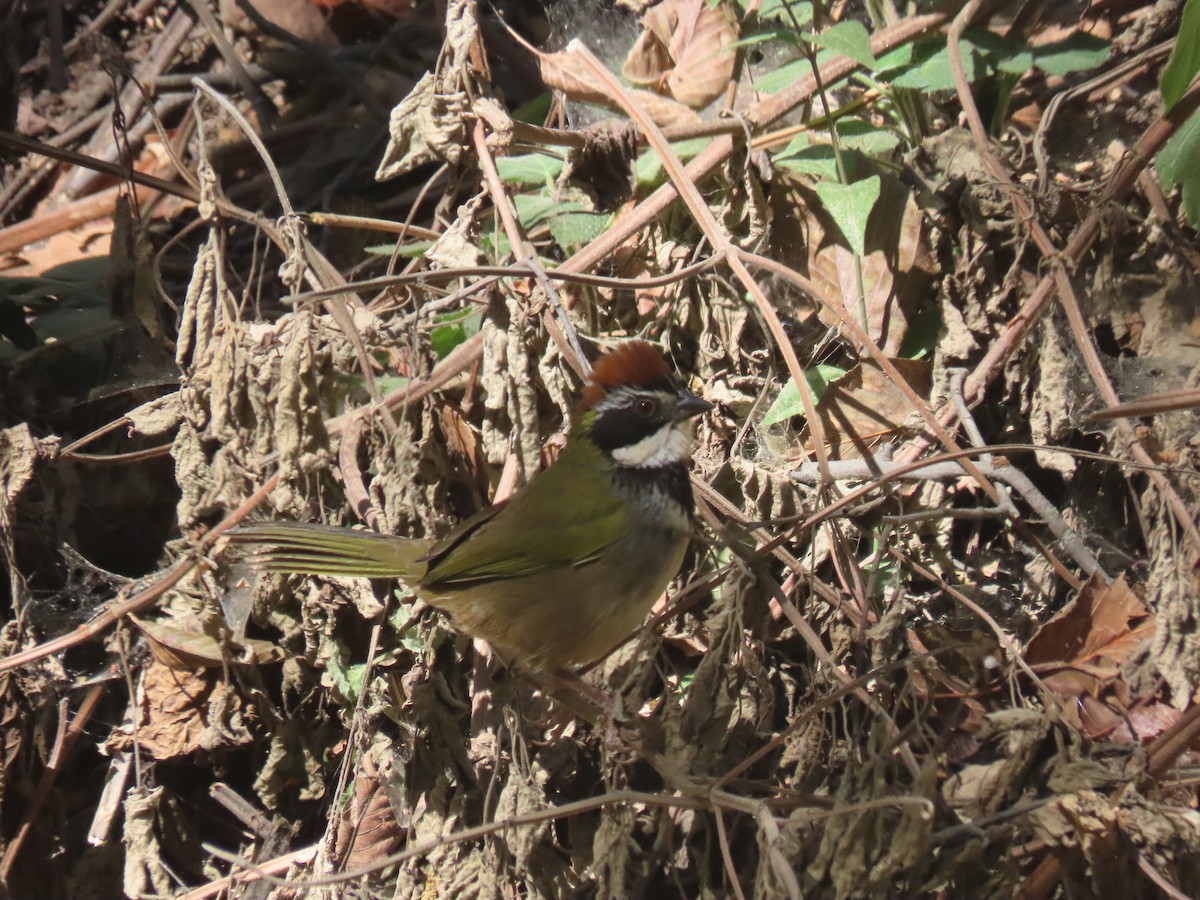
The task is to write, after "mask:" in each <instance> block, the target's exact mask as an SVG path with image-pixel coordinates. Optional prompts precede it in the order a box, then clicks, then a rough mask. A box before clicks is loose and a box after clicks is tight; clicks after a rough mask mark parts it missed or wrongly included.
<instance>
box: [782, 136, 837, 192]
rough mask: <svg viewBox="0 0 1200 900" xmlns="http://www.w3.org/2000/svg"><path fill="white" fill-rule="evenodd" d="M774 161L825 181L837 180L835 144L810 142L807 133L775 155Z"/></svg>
mask: <svg viewBox="0 0 1200 900" xmlns="http://www.w3.org/2000/svg"><path fill="white" fill-rule="evenodd" d="M801 141H803V143H800V142H801ZM806 144H807V146H805V145H806ZM773 162H774V163H775V164H776V165H777V166H782V167H783V168H785V169H792V170H794V171H797V172H804V173H805V174H806V175H813V176H815V177H817V178H820V179H823V180H825V181H837V177H838V170H837V158H836V157H835V156H834V154H833V146H832V145H831V144H808V136H807V135H797V136H796V137H795V138H794V139H793V140H792V142H791V143H790V144H788V145H787V146H786V147H784V148H783V152H782V153H780V154H779V156H777V157H774V159H773Z"/></svg>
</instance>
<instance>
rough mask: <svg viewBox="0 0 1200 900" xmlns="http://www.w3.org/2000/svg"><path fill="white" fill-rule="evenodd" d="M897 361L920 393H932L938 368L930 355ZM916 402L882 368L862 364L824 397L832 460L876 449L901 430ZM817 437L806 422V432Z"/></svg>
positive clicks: (804, 435)
mask: <svg viewBox="0 0 1200 900" xmlns="http://www.w3.org/2000/svg"><path fill="white" fill-rule="evenodd" d="M891 363H892V365H894V366H895V367H896V368H897V369H898V370H899V372H900V374H901V375H902V376H903V377H904V380H905V381H907V382H908V384H909V386H910V387H911V388H912V389H913V390H914V391H915V392H916V393H917V395H918V396H920V397H928V396H929V391H930V389H931V387H932V384H933V381H932V379H933V367H932V366H931V365H930V363H928V362H926V361H925V360H919V359H893V360H891ZM914 411H915V407H914V406H913V404H912V403H911V402H910V401H909V399H908V398H907V397H906V396H905V395H904V394H903V392H902V391H901V390H900V388H898V387H897V386H896V385H895V384H893V383H892V381H891V379H890V378H889V377H888V376H887V375H885V374H884V372H883V370H882V369H879V368H877V367H876V366H875V365H874V364H872V363H860V364H859V365H857V366H855V367H854V368H853V369H851V370H850V371H849V372H847V373H846V374H845V375H843V376H842V377H841V378H839V379H838V380H837V381H835V382H834V383H833V384H831V385H830V386H829V389H828V390H826V391H825V393H824V394H823V395H822V396H821V400H820V402H818V403H817V414H818V415H819V416H820V417H821V427H822V429H823V431H824V436H825V443H826V445H827V446H828V449H829V458H830V459H861V458H862V457H864V456H868V455H870V452H871V448H872V447H874V446H875V445H877V444H879V443H881V442H882V441H883V440H885V439H886V438H888V437H890V436H891V435H893V434H895V433H896V432H897V431H899V430H900V426H901V425H902V424H903V423H904V420H905V419H907V418H908V417H909V416H910V415H911V414H912V413H913V412H914ZM801 439H802V440H803V441H805V442H806V443H807V442H808V441H810V440H811V435H810V433H809V429H808V427H807V426H806V427H805V429H804V431H803V432H802V433H801Z"/></svg>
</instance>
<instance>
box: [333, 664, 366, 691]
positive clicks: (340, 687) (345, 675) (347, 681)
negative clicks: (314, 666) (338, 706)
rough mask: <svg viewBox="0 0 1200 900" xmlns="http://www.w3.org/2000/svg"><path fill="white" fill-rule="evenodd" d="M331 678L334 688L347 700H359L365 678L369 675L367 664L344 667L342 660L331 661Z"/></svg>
mask: <svg viewBox="0 0 1200 900" xmlns="http://www.w3.org/2000/svg"><path fill="white" fill-rule="evenodd" d="M328 671H329V677H330V678H331V679H332V681H333V687H334V689H335V690H337V692H338V693H340V694H341V695H342V696H343V697H345V698H346V699H347V700H357V699H358V694H359V692H360V691H361V690H362V687H363V678H364V677H365V676H366V674H367V664H366V663H354V664H352V665H349V666H345V667H343V666H342V664H341V660H338V659H336V658H334V659H330V660H329V670H328Z"/></svg>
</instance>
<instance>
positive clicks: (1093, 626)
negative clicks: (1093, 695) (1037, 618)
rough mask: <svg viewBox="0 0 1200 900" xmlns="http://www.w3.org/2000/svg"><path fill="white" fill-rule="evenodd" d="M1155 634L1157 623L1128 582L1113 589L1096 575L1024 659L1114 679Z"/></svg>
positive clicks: (1043, 629) (1035, 640) (1031, 645)
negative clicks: (1132, 652)
mask: <svg viewBox="0 0 1200 900" xmlns="http://www.w3.org/2000/svg"><path fill="white" fill-rule="evenodd" d="M1153 636H1154V619H1153V618H1151V616H1150V611H1149V610H1147V609H1146V607H1145V606H1143V605H1142V602H1141V600H1139V599H1138V597H1137V595H1136V594H1135V593H1134V592H1133V590H1132V589H1131V588H1130V587H1129V585H1127V584H1126V583H1125V579H1124V578H1123V577H1122V578H1120V579H1118V580H1117V581H1116V582H1114V583H1113V584H1111V585H1110V584H1105V583H1104V580H1103V579H1102V578H1100V577H1098V576H1096V575H1093V576H1092V578H1091V580H1089V581H1088V583H1087V584H1085V585H1084V586H1083V588H1082V590H1080V592H1079V595H1078V596H1077V597H1075V599H1074V600H1072V601H1071V602H1070V603H1068V604H1067V606H1066V607H1064V608H1063V609H1062V610H1061V611H1060V612H1059V613H1058V614H1057V615H1055V616H1054V618H1052V619H1051V620H1050V621H1049V622H1047V623H1046V624H1045V625H1043V626H1042V627H1041V628H1040V629H1038V632H1037V634H1035V635H1034V636H1033V639H1032V640H1031V641H1030V642H1029V646H1028V647H1027V648H1026V649H1025V660H1026V662H1028V663H1029V664H1030V665H1031V666H1040V667H1043V668H1046V667H1053V666H1055V665H1059V666H1064V667H1071V668H1074V669H1078V670H1081V671H1084V672H1086V673H1088V674H1092V675H1095V676H1097V677H1100V678H1114V677H1116V675H1117V674H1118V670H1119V668H1120V666H1121V664H1122V663H1124V662H1125V660H1126V659H1127V658H1128V657H1129V653H1130V651H1132V650H1133V649H1134V648H1135V647H1137V646H1138V645H1140V644H1141V643H1143V642H1144V641H1147V640H1149V639H1150V638H1152V637H1153Z"/></svg>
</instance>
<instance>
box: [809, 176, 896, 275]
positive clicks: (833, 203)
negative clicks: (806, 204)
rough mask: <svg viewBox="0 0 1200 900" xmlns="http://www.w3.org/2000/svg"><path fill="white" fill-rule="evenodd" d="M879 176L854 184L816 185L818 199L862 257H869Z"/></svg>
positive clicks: (830, 183)
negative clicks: (869, 231)
mask: <svg viewBox="0 0 1200 900" xmlns="http://www.w3.org/2000/svg"><path fill="white" fill-rule="evenodd" d="M879 185H880V182H879V176H878V175H872V176H871V177H870V178H864V179H863V180H862V181H856V182H855V183H854V184H834V183H832V182H829V181H823V182H820V183H819V184H817V185H815V186H814V190H815V191H816V192H817V196H818V197H820V198H821V202H822V203H823V204H825V209H827V210H828V211H829V215H831V216H832V217H833V221H835V222H836V223H837V226H838V228H840V229H841V230H842V236H843V237H845V238H846V242H847V243H848V244H849V245H850V249H851V250H853V251H854V252H855V253H856V254H857V255H858V256H866V253H867V251H866V243H867V218H868V217H869V216H870V215H871V209H872V208H873V207H874V206H875V201H876V200H878V199H879Z"/></svg>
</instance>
